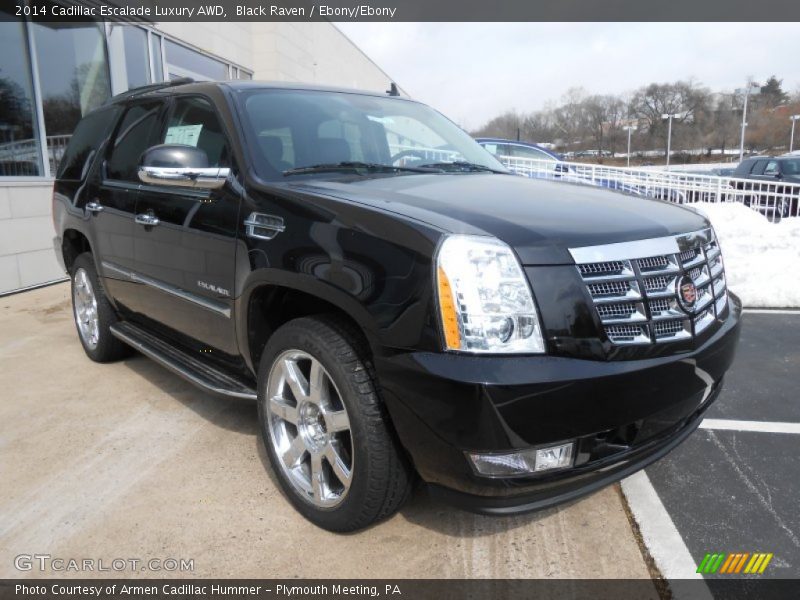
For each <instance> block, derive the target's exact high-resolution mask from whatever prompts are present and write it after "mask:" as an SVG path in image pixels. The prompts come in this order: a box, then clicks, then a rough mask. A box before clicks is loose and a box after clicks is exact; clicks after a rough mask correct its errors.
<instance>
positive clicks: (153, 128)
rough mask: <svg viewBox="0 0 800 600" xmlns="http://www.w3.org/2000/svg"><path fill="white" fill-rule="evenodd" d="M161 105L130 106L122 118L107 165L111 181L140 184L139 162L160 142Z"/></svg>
mask: <svg viewBox="0 0 800 600" xmlns="http://www.w3.org/2000/svg"><path fill="white" fill-rule="evenodd" d="M161 107H162V104H161V102H147V103H143V104H136V105H134V106H131V107H130V108H129V109H128V110H127V111H126V112H125V116H124V117H122V122H121V123H120V125H119V127H118V128H117V135H116V137H115V138H114V144H113V147H112V148H111V154H110V156H109V157H108V162H107V163H106V176H107V177H108V178H109V179H118V180H121V181H130V182H134V183H138V182H139V177H138V175H137V173H136V172H137V170H138V167H139V158H141V156H142V154H143V153H144V151H145V150H147V149H148V148H150V146H154V145H155V144H156V143H157V140H158V134H159V132H160V130H159V127H158V125H159V123H160V120H159V115H160V113H161Z"/></svg>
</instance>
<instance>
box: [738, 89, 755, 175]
mask: <svg viewBox="0 0 800 600" xmlns="http://www.w3.org/2000/svg"><path fill="white" fill-rule="evenodd" d="M754 88H758V89H759V91H760V90H761V88H760V87H759V86H758V84H755V83H753V82H752V81H751V82H748V83H747V87H746V88H744V107H743V108H742V137H741V139H740V140H739V162H742V159H743V158H744V131H745V129H746V128H747V100H748V99H749V98H750V93H751V92H752V91H753V89H754ZM737 91H739V90H737ZM754 93H756V94H758V93H759V92H754Z"/></svg>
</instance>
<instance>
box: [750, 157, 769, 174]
mask: <svg viewBox="0 0 800 600" xmlns="http://www.w3.org/2000/svg"><path fill="white" fill-rule="evenodd" d="M766 166H767V161H766V160H757V161H756V164H755V165H753V170H752V171H750V173H751V174H752V175H763V174H764V167H766Z"/></svg>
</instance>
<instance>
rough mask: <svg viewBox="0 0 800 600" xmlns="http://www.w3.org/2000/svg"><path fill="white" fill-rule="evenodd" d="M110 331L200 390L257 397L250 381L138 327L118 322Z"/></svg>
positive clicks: (217, 393) (229, 395)
mask: <svg viewBox="0 0 800 600" xmlns="http://www.w3.org/2000/svg"><path fill="white" fill-rule="evenodd" d="M111 334H112V335H113V336H114V337H115V338H117V339H120V340H122V341H123V342H125V343H126V344H128V345H129V346H132V347H133V348H135V349H136V350H138V351H139V352H141V353H142V354H144V355H145V356H147V357H148V358H152V359H153V360H154V361H156V362H157V363H159V364H161V365H162V366H164V367H166V368H167V369H169V370H170V371H172V372H173V373H175V374H176V375H180V376H181V377H183V378H184V379H185V380H186V381H188V382H189V383H193V384H194V385H196V386H197V387H199V388H200V389H202V390H205V391H207V392H210V393H212V394H216V395H218V396H225V397H227V398H243V399H246V400H255V399H256V390H254V389H253V388H252V386H250V385H249V384H247V383H245V382H244V381H242V380H240V379H239V378H237V377H234V376H232V375H230V374H228V373H225V372H224V371H222V370H220V369H219V368H217V367H215V366H212V365H209V364H208V363H207V362H205V361H203V360H200V359H198V358H195V357H194V356H191V355H190V354H188V353H187V352H185V351H183V350H179V349H178V348H175V347H173V346H171V345H170V344H168V343H167V342H165V341H164V340H162V339H160V338H158V337H156V336H154V335H153V334H151V333H149V332H147V331H145V330H144V329H142V328H141V327H138V326H136V325H133V324H132V323H126V322H119V323H115V324H114V325H112V326H111Z"/></svg>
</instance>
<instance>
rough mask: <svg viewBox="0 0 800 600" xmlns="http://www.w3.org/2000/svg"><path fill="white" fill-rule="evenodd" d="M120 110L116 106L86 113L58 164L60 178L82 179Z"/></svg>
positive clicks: (57, 174) (57, 175)
mask: <svg viewBox="0 0 800 600" xmlns="http://www.w3.org/2000/svg"><path fill="white" fill-rule="evenodd" d="M118 114H119V111H118V109H117V108H116V107H110V108H107V109H101V110H98V111H96V112H93V113H91V114H89V115H86V117H84V118H83V119H81V121H80V122H79V123H78V126H77V127H76V128H75V131H74V132H73V134H72V137H71V138H70V140H69V144H67V149H66V150H65V151H64V156H63V157H62V158H61V162H60V163H59V165H58V172H57V173H56V177H58V179H73V180H82V179H83V178H84V177H85V176H86V169H87V168H88V166H89V163H90V162H91V161H90V159H92V158H94V156H95V155H96V153H97V150H98V148H99V147H100V145H101V144H102V143H103V142H104V141H105V140H106V138H107V137H108V135H109V133H110V131H111V128H112V126H113V125H114V122H115V121H116V118H117V115H118Z"/></svg>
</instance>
